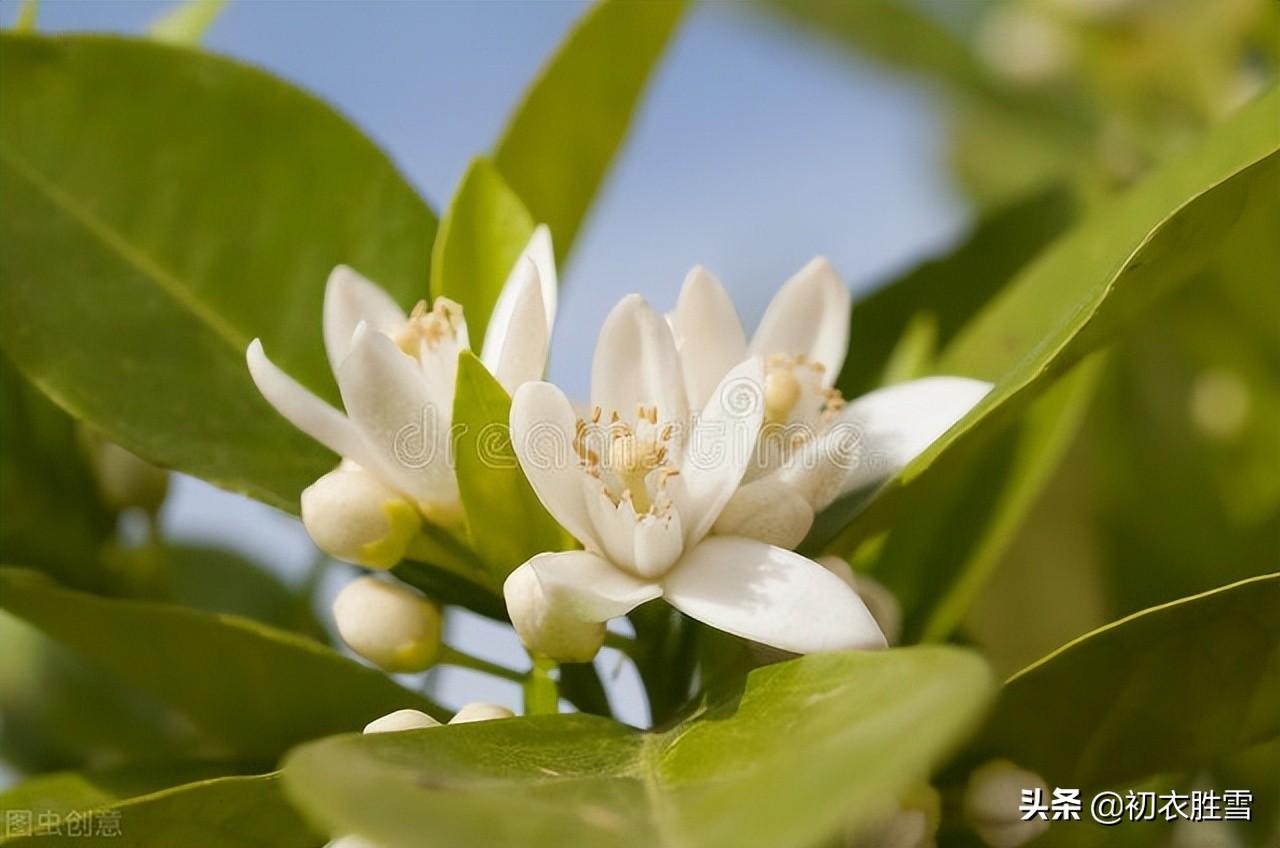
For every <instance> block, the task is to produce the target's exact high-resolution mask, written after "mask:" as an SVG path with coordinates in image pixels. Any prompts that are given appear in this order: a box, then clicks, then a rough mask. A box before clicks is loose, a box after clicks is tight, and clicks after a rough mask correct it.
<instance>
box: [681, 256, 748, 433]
mask: <svg viewBox="0 0 1280 848" xmlns="http://www.w3.org/2000/svg"><path fill="white" fill-rule="evenodd" d="M668 320H669V321H670V323H671V330H672V332H673V333H674V334H675V339H676V348H677V350H679V351H680V362H681V364H682V365H683V367H684V385H685V389H686V390H687V391H688V393H689V406H690V407H691V408H693V409H701V408H702V406H703V405H704V404H705V403H706V402H707V400H708V399H709V398H710V397H711V394H712V392H714V391H715V389H716V386H718V385H719V384H720V380H721V379H723V378H724V375H725V374H728V373H729V370H730V369H731V368H733V366H735V365H737V364H738V363H739V362H741V361H742V360H744V359H746V358H747V336H746V334H745V333H744V332H743V331H742V322H741V321H739V320H738V312H737V310H736V309H734V308H733V301H732V300H730V299H729V293H728V292H726V291H725V290H724V286H723V285H721V284H720V281H719V280H717V279H716V278H715V277H714V276H712V274H711V273H710V272H709V271H707V270H706V269H705V268H703V267H702V266H701V265H699V266H697V267H695V268H694V269H693V270H692V271H690V272H689V275H688V276H687V277H685V278H684V287H683V288H681V289H680V298H679V300H677V301H676V308H675V310H674V311H673V312H672V313H671V314H670V315H669V316H668Z"/></svg>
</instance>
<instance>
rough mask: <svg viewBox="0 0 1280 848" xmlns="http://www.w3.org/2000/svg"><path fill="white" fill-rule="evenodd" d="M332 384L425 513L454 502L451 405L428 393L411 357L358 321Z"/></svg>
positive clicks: (386, 467) (383, 465) (382, 462)
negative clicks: (336, 384) (450, 429)
mask: <svg viewBox="0 0 1280 848" xmlns="http://www.w3.org/2000/svg"><path fill="white" fill-rule="evenodd" d="M338 388H339V389H340V390H341V391H342V402H343V404H344V405H345V406H346V408H347V415H348V416H349V417H350V418H351V420H352V421H353V422H354V423H355V425H356V426H357V427H358V428H359V429H360V432H361V434H362V435H363V436H364V439H365V442H366V443H368V445H369V446H370V447H371V448H372V450H373V451H374V452H375V453H376V455H377V456H378V457H379V464H378V466H377V468H379V469H382V470H383V472H384V473H386V474H388V475H390V479H389V481H388V482H390V483H392V484H393V485H395V486H396V487H397V488H398V489H400V490H401V491H403V492H404V493H406V494H407V495H409V496H411V497H412V498H414V499H415V500H416V501H418V505H419V507H420V508H422V509H423V510H424V512H427V513H428V517H431V515H430V513H431V511H432V509H437V510H441V511H442V512H441V513H440V514H446V513H447V511H448V509H449V508H451V507H453V506H455V505H456V504H458V503H459V495H458V484H457V481H456V479H455V478H454V475H453V465H452V457H451V456H450V455H449V447H450V445H449V422H450V420H451V419H452V413H453V411H452V409H449V408H448V407H445V406H443V405H442V404H441V403H440V400H439V399H438V398H436V397H434V396H433V395H432V393H431V392H430V390H429V389H428V386H427V382H426V381H425V380H424V379H423V375H422V371H421V367H420V366H419V365H418V363H417V362H416V361H415V360H414V359H413V358H411V357H409V356H406V355H405V353H404V352H403V351H401V350H400V348H399V347H397V346H396V344H395V342H393V341H391V339H390V338H389V337H387V336H385V335H383V334H382V333H379V332H377V331H376V330H370V329H369V328H368V327H367V326H364V325H362V326H360V327H358V328H357V329H356V332H355V335H354V339H353V342H352V345H351V352H350V353H349V354H348V355H347V358H346V360H344V361H343V363H342V367H341V368H339V369H338ZM361 464H363V463H361ZM366 467H368V466H366ZM370 470H374V469H370ZM375 473H376V472H375Z"/></svg>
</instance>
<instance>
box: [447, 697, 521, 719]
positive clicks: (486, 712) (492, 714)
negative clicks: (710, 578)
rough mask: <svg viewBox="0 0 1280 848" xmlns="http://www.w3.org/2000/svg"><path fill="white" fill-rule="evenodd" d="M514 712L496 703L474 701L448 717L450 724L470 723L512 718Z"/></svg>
mask: <svg viewBox="0 0 1280 848" xmlns="http://www.w3.org/2000/svg"><path fill="white" fill-rule="evenodd" d="M514 716H515V713H513V712H512V711H511V710H509V709H507V708H506V707H503V706H500V705H498V704H486V703H484V702H482V701H476V702H474V703H471V704H467V705H465V706H464V707H463V708H462V709H460V710H458V712H457V713H455V714H454V716H453V718H451V719H449V723H450V724H470V723H471V722H473V721H492V720H494V719H497V718H513V717H514Z"/></svg>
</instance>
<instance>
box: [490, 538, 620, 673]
mask: <svg viewBox="0 0 1280 848" xmlns="http://www.w3.org/2000/svg"><path fill="white" fill-rule="evenodd" d="M502 594H503V597H504V598H505V599H506V601H507V614H508V615H510V616H511V624H512V625H513V626H514V627H515V629H516V633H517V634H518V635H519V636H520V641H521V642H523V643H524V646H525V647H526V648H528V649H529V651H530V652H532V653H535V654H542V655H544V656H547V657H550V658H551V659H553V660H555V661H556V662H562V663H573V662H590V661H591V660H592V659H593V658H594V657H595V655H596V653H597V652H598V651H599V650H600V647H601V646H602V645H603V644H604V633H605V626H604V624H602V623H600V622H594V621H583V620H581V619H580V618H577V617H575V616H574V615H573V610H572V609H564V608H553V605H552V604H549V603H548V602H547V598H546V595H545V594H544V593H543V591H542V586H541V585H540V584H539V583H538V575H537V573H536V572H535V571H534V569H533V568H531V567H529V565H528V563H526V564H525V565H522V566H521V567H519V568H517V569H516V570H515V571H513V572H511V575H510V576H509V577H507V582H506V583H505V584H503V587H502Z"/></svg>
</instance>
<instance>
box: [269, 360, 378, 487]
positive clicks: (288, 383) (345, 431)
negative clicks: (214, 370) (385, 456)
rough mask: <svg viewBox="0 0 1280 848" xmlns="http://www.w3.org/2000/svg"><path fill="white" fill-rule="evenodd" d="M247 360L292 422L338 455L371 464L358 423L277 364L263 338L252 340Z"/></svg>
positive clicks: (278, 407)
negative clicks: (267, 352)
mask: <svg viewBox="0 0 1280 848" xmlns="http://www.w3.org/2000/svg"><path fill="white" fill-rule="evenodd" d="M245 361H246V362H248V364H249V375H250V376H251V377H253V382H254V384H255V385H257V387H258V391H260V392H262V396H263V397H264V398H266V399H267V402H268V403H270V404H271V405H272V406H274V407H275V408H276V411H277V412H279V413H280V414H281V415H283V416H284V417H285V418H287V419H288V420H289V423H291V424H292V425H293V426H295V427H297V428H298V429H299V430H301V431H302V432H304V433H306V434H307V435H308V436H310V437H311V438H313V439H315V440H316V441H317V442H319V443H320V444H322V445H324V446H325V447H327V448H328V449H329V450H331V451H333V452H334V453H336V454H338V455H339V456H344V457H347V458H349V459H352V460H354V461H355V462H357V463H359V464H360V465H365V466H366V467H368V465H367V464H366V461H367V460H368V459H369V458H370V453H371V451H369V449H368V447H367V446H366V445H365V443H364V440H363V438H362V437H361V435H360V432H359V430H357V429H356V426H355V425H354V424H353V423H351V421H350V419H348V418H347V416H345V415H343V414H342V413H341V412H339V411H338V410H336V409H334V408H333V407H332V406H330V405H329V404H327V403H325V402H324V401H322V400H321V399H320V398H318V397H316V396H315V395H313V394H312V393H311V392H309V391H308V390H307V389H305V388H303V386H302V385H301V384H300V383H298V382H297V381H296V380H294V379H293V378H292V377H290V376H289V375H288V374H286V373H284V372H283V371H281V370H280V369H279V368H278V367H276V365H275V363H273V362H272V361H271V360H270V359H268V358H267V354H266V353H265V352H264V351H263V349H262V340H261V339H254V340H253V341H252V342H250V343H249V348H248V350H246V351H245Z"/></svg>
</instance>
